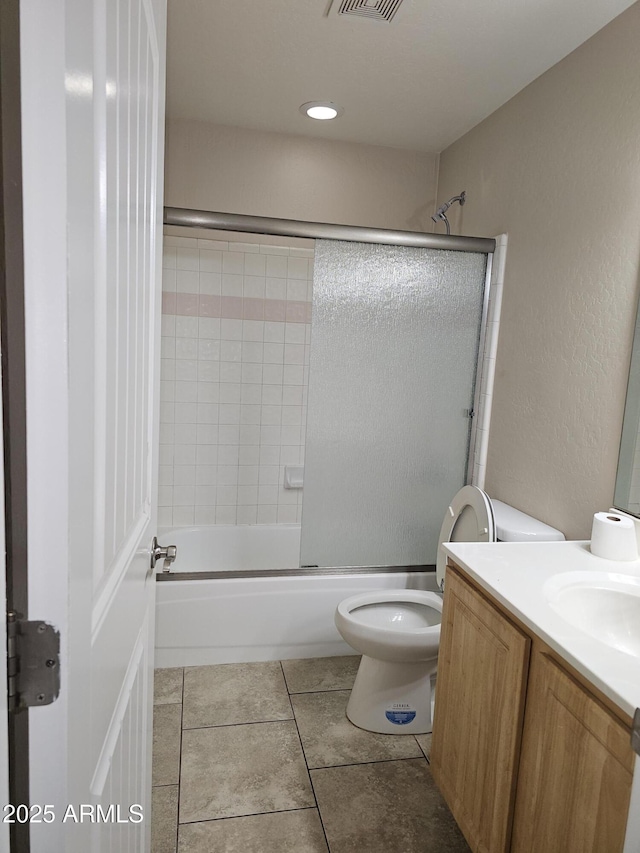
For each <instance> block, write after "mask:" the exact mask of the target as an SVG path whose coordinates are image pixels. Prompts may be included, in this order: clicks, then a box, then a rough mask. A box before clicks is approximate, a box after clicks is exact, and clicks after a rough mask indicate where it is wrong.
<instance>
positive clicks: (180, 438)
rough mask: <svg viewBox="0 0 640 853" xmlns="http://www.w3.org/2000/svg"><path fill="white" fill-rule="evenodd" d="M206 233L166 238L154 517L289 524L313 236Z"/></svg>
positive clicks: (295, 500)
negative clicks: (289, 475)
mask: <svg viewBox="0 0 640 853" xmlns="http://www.w3.org/2000/svg"><path fill="white" fill-rule="evenodd" d="M198 233H199V234H201V233H202V232H198ZM206 233H207V238H206V239H204V238H202V237H195V236H194V237H191V236H190V237H184V236H176V235H175V231H174V232H173V233H167V234H165V239H164V261H163V304H162V373H161V403H160V406H161V412H160V489H159V505H160V508H159V525H160V526H161V527H170V526H173V527H179V526H189V525H192V524H196V525H208V524H276V523H278V524H280V523H296V522H298V523H299V522H300V517H301V511H302V491H301V490H287V489H284V488H283V480H284V467H285V466H286V465H294V466H296V465H302V464H303V463H304V436H305V429H306V408H307V387H308V370H309V368H308V364H309V347H310V333H311V289H312V279H313V241H309V240H293V239H291V240H286V239H284V238H268V237H264V236H262V235H256V236H255V237H253V235H251V237H250V239H251V240H252V241H254V240H255V242H247V236H248V235H246V234H245V235H235V234H227V233H225V232H215V233H212V232H206Z"/></svg>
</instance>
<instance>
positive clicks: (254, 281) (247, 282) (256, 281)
mask: <svg viewBox="0 0 640 853" xmlns="http://www.w3.org/2000/svg"><path fill="white" fill-rule="evenodd" d="M258 257H259V256H258ZM264 294H265V280H264V277H260V276H256V275H245V277H244V283H243V295H244V297H245V299H264Z"/></svg>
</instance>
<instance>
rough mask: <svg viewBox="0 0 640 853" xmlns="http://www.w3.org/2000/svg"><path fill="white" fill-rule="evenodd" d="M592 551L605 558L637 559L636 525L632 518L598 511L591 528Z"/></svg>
mask: <svg viewBox="0 0 640 853" xmlns="http://www.w3.org/2000/svg"><path fill="white" fill-rule="evenodd" d="M591 553H592V554H595V555H596V557H604V559H605V560H621V561H622V560H625V561H628V560H637V559H638V540H637V539H636V527H635V524H634V523H633V521H632V520H631V519H630V518H626V517H625V516H623V515H616V513H612V512H596V514H595V515H594V516H593V526H592V528H591Z"/></svg>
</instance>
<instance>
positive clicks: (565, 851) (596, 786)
mask: <svg viewBox="0 0 640 853" xmlns="http://www.w3.org/2000/svg"><path fill="white" fill-rule="evenodd" d="M634 759H635V756H634V754H633V750H632V749H631V744H630V733H629V730H628V729H627V727H626V726H624V725H623V724H622V723H621V722H620V721H619V720H617V719H616V718H615V717H614V716H613V715H612V714H611V713H610V712H609V711H608V710H607V709H606V708H605V707H604V706H603V705H601V704H600V702H598V700H597V699H596V698H595V697H594V696H592V695H591V694H590V693H589V692H588V691H587V690H585V689H584V687H582V685H580V684H578V683H577V682H576V681H574V680H573V678H572V677H571V676H570V675H569V674H568V673H567V672H565V671H564V670H563V669H562V667H561V666H559V665H558V664H557V663H556V662H555V661H554V660H552V659H551V658H550V657H548V656H547V655H546V654H544V653H542V652H541V651H539V650H536V651H535V652H534V654H533V655H532V658H531V674H530V677H529V687H528V693H527V711H526V715H525V721H524V735H523V740H522V754H521V758H520V770H519V776H518V798H517V801H516V811H515V819H514V828H513V843H512V850H513V851H514V853H516V851H517V853H621V851H622V849H623V845H624V838H625V828H626V824H627V813H628V810H629V798H630V796H631V779H632V775H633V767H634V763H635V761H634Z"/></svg>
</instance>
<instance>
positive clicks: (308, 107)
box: [300, 101, 344, 121]
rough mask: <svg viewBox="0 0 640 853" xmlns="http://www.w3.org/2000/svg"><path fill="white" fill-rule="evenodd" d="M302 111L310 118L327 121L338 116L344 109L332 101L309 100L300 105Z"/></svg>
mask: <svg viewBox="0 0 640 853" xmlns="http://www.w3.org/2000/svg"><path fill="white" fill-rule="evenodd" d="M300 112H301V113H302V114H303V115H305V116H309V118H315V119H318V120H319V121H327V120H328V119H331V118H338V117H339V116H341V115H342V113H343V112H344V110H343V109H342V107H339V106H338V104H334V103H333V102H332V101H308V102H307V103H306V104H303V105H302V106H301V107H300Z"/></svg>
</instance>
